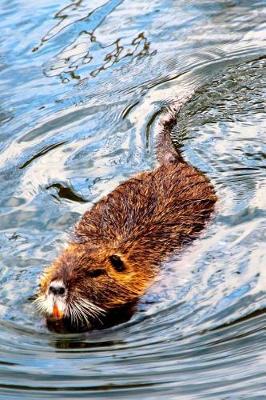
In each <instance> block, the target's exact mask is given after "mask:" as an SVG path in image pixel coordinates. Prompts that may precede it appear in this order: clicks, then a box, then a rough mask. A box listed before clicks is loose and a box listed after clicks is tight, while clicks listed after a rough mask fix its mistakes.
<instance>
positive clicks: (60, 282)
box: [35, 244, 153, 330]
mask: <svg viewBox="0 0 266 400" xmlns="http://www.w3.org/2000/svg"><path fill="white" fill-rule="evenodd" d="M143 271H144V270H143V265H139V263H136V262H134V261H132V260H131V259H130V258H128V257H127V256H126V255H123V254H119V253H117V252H114V251H112V250H111V249H109V250H101V249H99V248H95V249H91V248H90V247H89V246H88V245H86V244H73V245H70V246H69V247H68V248H67V249H66V250H65V251H64V252H63V253H62V254H61V256H60V257H59V258H58V259H57V260H55V262H54V263H53V264H52V265H51V266H49V267H48V268H46V269H45V270H44V273H43V275H42V277H41V280H40V289H39V293H38V296H37V299H36V300H35V302H36V305H37V307H38V309H39V311H40V312H41V313H42V314H43V315H45V316H46V318H47V319H48V320H50V319H57V320H67V321H68V323H70V325H71V326H72V327H73V328H75V327H76V328H77V330H78V329H79V328H80V327H83V329H84V327H86V328H87V329H91V328H94V327H101V326H105V321H107V320H108V319H109V318H110V316H111V315H112V313H114V312H115V313H118V314H119V310H122V309H124V310H125V309H126V308H127V307H131V308H132V305H134V304H135V303H136V302H137V300H138V299H139V297H140V296H141V295H142V294H143V293H144V292H145V289H146V288H147V287H148V286H149V284H150V282H151V279H152V277H153V276H152V275H153V274H149V272H148V271H147V272H146V273H144V272H143Z"/></svg>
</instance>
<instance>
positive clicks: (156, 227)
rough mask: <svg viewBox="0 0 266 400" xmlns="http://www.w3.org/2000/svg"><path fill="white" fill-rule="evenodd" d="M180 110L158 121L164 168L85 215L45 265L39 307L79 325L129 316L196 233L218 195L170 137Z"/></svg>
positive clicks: (120, 188)
mask: <svg viewBox="0 0 266 400" xmlns="http://www.w3.org/2000/svg"><path fill="white" fill-rule="evenodd" d="M177 111H178V110H177V107H176V106H174V107H172V108H170V107H169V108H167V109H166V111H164V114H163V117H162V118H161V122H160V124H159V129H158V130H159V131H158V140H157V159H158V162H159V166H158V167H157V168H156V169H154V170H152V171H148V172H142V173H140V174H138V175H137V176H135V177H133V178H131V179H129V180H128V181H126V182H124V183H122V184H120V185H119V186H118V187H117V188H116V189H115V190H114V191H113V192H111V193H110V194H109V195H107V196H106V197H104V198H103V199H102V200H100V201H99V202H98V203H97V204H95V205H94V206H93V207H92V208H91V210H89V211H87V212H85V214H84V215H83V216H82V218H81V220H80V221H79V222H78V223H77V225H76V227H75V231H74V237H73V238H72V239H71V242H70V243H69V245H68V247H67V248H66V249H65V250H64V251H63V252H62V254H61V255H60V256H59V257H58V258H57V259H56V260H55V261H54V262H53V264H52V265H51V266H49V267H48V268H47V269H45V271H44V273H43V276H42V278H41V282H40V289H39V293H38V297H37V299H36V304H37V306H38V308H39V310H40V311H41V312H42V313H43V314H44V315H45V316H46V317H47V321H48V322H49V321H54V320H60V321H61V322H63V323H64V324H66V326H68V327H70V328H71V329H74V330H84V329H92V328H100V327H106V326H109V325H111V324H112V323H115V322H114V321H115V320H116V319H119V320H123V319H127V318H129V317H130V315H131V314H132V312H133V310H134V305H136V303H137V301H138V300H139V298H140V297H141V296H142V295H143V294H144V293H145V291H146V290H147V288H148V287H149V286H150V285H151V284H152V282H153V280H154V278H155V276H156V274H157V273H158V270H159V267H160V265H161V264H162V262H163V261H165V260H166V259H167V258H168V257H169V256H170V255H171V254H172V253H174V252H177V251H179V250H180V249H181V248H182V247H183V246H184V245H185V244H187V243H189V242H190V241H191V240H193V239H194V238H196V237H197V236H198V234H199V232H200V231H201V230H202V229H203V227H204V225H205V223H206V221H207V220H208V219H209V217H210V215H211V212H212V211H213V208H214V203H215V201H216V196H215V192H214V188H213V186H212V185H211V183H210V181H209V180H208V178H207V177H206V176H204V175H203V174H202V173H201V172H200V171H198V170H197V169H196V168H194V167H193V166H191V165H189V164H188V163H187V162H185V161H184V159H183V157H182V155H181V154H180V153H179V151H178V150H176V149H175V147H174V145H173V143H172V141H171V131H172V129H173V127H174V125H175V124H176V118H177Z"/></svg>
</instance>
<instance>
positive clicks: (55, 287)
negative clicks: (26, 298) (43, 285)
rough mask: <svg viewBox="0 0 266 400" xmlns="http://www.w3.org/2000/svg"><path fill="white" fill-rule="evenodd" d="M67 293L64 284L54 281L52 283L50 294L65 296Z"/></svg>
mask: <svg viewBox="0 0 266 400" xmlns="http://www.w3.org/2000/svg"><path fill="white" fill-rule="evenodd" d="M65 292H66V287H65V285H64V283H63V282H59V281H54V282H51V283H50V286H49V293H52V294H54V295H55V296H63V295H64V294H65Z"/></svg>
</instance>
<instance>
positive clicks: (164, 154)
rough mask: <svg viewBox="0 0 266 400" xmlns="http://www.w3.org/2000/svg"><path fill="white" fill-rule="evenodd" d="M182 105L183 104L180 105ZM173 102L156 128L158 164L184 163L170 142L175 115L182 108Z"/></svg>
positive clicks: (178, 103) (175, 121)
mask: <svg viewBox="0 0 266 400" xmlns="http://www.w3.org/2000/svg"><path fill="white" fill-rule="evenodd" d="M182 104H183V103H182ZM182 104H181V103H180V102H175V103H173V104H172V105H170V106H167V107H166V109H165V110H164V111H163V112H162V115H161V117H160V119H159V123H158V126H157V143H156V155H157V160H158V161H159V163H160V164H165V163H168V162H184V159H183V157H182V154H181V152H180V150H179V149H178V148H177V146H175V145H174V142H173V140H172V132H173V129H174V127H175V125H176V123H177V114H178V112H179V110H180V108H181V106H182Z"/></svg>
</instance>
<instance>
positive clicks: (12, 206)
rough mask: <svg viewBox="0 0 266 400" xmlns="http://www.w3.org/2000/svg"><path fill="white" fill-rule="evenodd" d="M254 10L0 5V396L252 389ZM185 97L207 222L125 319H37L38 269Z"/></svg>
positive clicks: (256, 252) (257, 153)
mask: <svg viewBox="0 0 266 400" xmlns="http://www.w3.org/2000/svg"><path fill="white" fill-rule="evenodd" d="M264 21H265V2H264V1H256V0H254V1H244V0H243V1H236V0H235V1H233V0H232V1H229V0H228V1H226V0H220V1H211V0H209V1H201V0H192V1H182V0H180V1H167V0H152V1H146V2H145V1H143V0H142V1H138V0H136V1H127V0H124V1H122V0H120V1H118V0H109V1H106V0H102V1H100V0H95V1H93V2H92V1H89V0H83V1H82V0H79V1H78V0H76V1H70V0H69V1H68V0H65V1H64V0H61V1H59V0H57V1H56V0H53V1H52V0H38V1H32V0H29V1H26V0H8V1H6V0H1V4H0V28H1V38H0V41H1V52H0V97H1V102H0V124H1V129H0V213H1V219H0V249H1V253H0V282H1V292H0V399H3V400H7V399H12V400H13V399H14V400H15V399H27V400H30V399H77V398H89V399H111V398H112V399H150V400H154V399H170V400H176V399H256V400H257V399H265V398H266V382H265V379H266V335H265V325H266V317H265V315H266V314H265V309H266V270H265V265H266V257H265V234H266V222H265V215H266V189H265V175H266V174H265V166H266V162H265V149H266V134H265V114H264V108H265V104H264V99H265V89H266V83H265V67H266V65H265V64H266V63H265V58H264V57H265V53H266V52H265V47H264V44H265V43H263V39H265V37H266V33H265V32H266V29H265V24H264ZM194 91H195V93H194ZM191 93H194V95H193V96H192V99H191V100H190V101H189V102H188V103H187V104H186V105H185V106H184V108H183V110H182V112H181V113H180V116H179V119H178V124H177V127H176V131H175V137H176V141H177V142H178V143H179V145H180V146H182V148H183V151H184V154H185V157H186V159H187V160H188V161H190V162H191V163H192V164H193V165H196V166H197V167H199V168H200V169H201V170H202V171H204V172H206V173H207V174H208V175H209V176H210V178H211V179H212V181H213V182H214V184H215V187H216V190H217V193H218V196H219V202H218V205H217V213H216V216H215V218H214V220H213V221H212V222H211V224H209V226H208V229H206V231H205V233H204V235H203V237H202V238H201V239H200V240H198V241H197V242H196V243H195V244H194V245H193V246H191V247H190V248H189V249H188V250H187V251H186V252H185V253H184V254H183V255H182V256H181V257H180V258H179V259H177V260H176V261H173V262H172V263H170V264H169V265H167V266H166V267H165V269H164V271H163V272H162V276H161V277H160V278H159V279H158V283H155V285H154V287H153V288H152V290H151V291H150V293H148V294H147V296H146V297H145V299H143V302H142V303H141V304H140V305H139V310H138V312H137V313H136V315H135V316H134V317H133V318H132V320H131V321H129V322H128V323H125V324H122V325H120V326H116V327H114V328H112V329H108V330H105V331H101V332H96V331H95V332H93V333H90V334H76V335H73V334H72V335H58V334H54V333H51V332H49V331H48V330H47V329H46V327H45V324H44V321H42V320H41V318H40V317H39V315H38V314H37V313H36V312H35V310H34V307H33V305H32V303H31V301H30V299H29V298H30V296H31V295H32V294H33V293H34V291H35V290H36V287H37V278H38V276H39V273H40V271H41V270H42V268H43V266H44V265H47V264H48V263H49V262H50V261H51V260H52V259H53V258H54V257H55V255H56V254H57V253H58V251H59V249H60V248H61V247H62V245H63V243H64V241H65V239H66V237H67V234H68V232H69V231H70V229H71V226H73V224H74V222H75V221H76V220H77V219H78V217H79V216H80V215H81V213H83V212H84V210H86V209H87V208H88V207H90V206H91V205H92V204H93V203H94V202H95V201H97V200H98V199H100V198H101V197H102V196H103V195H104V194H105V193H108V192H109V191H111V190H112V189H113V188H114V187H115V186H116V185H117V184H118V182H121V181H123V180H125V179H126V178H127V177H129V176H132V175H133V174H134V173H136V172H138V171H141V170H144V169H147V168H151V167H152V166H153V165H154V152H153V149H154V134H155V133H154V132H155V129H154V126H155V125H156V116H157V115H158V112H159V111H160V109H161V108H162V106H163V105H164V104H167V102H168V101H169V100H170V99H171V98H173V97H176V96H178V97H179V98H180V99H185V98H186V97H187V96H189V95H190V94H191Z"/></svg>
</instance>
